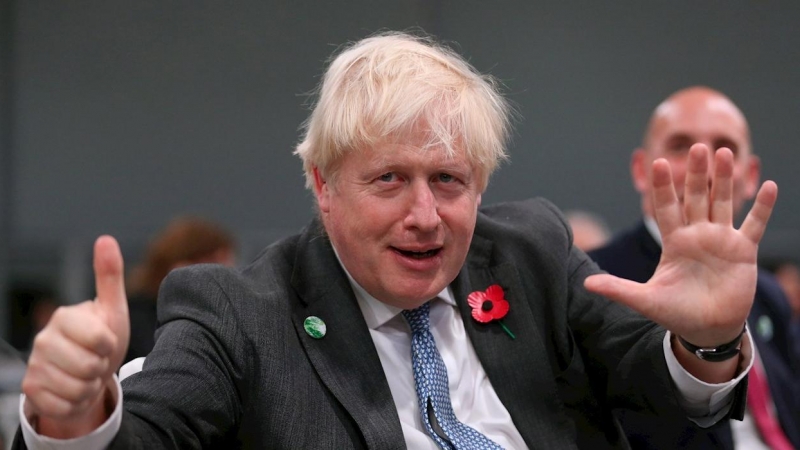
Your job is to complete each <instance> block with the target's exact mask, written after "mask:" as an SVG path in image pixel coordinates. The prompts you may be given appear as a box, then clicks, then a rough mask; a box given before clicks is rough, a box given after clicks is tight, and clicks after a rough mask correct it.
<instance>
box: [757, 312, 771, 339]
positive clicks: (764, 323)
mask: <svg viewBox="0 0 800 450" xmlns="http://www.w3.org/2000/svg"><path fill="white" fill-rule="evenodd" d="M756 332H757V333H758V335H759V336H761V339H763V340H765V341H767V342H769V341H771V340H772V335H773V334H775V327H774V326H773V325H772V319H770V318H769V316H761V317H759V318H758V322H756Z"/></svg>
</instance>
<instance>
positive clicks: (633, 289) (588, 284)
mask: <svg viewBox="0 0 800 450" xmlns="http://www.w3.org/2000/svg"><path fill="white" fill-rule="evenodd" d="M583 287H585V288H586V290H588V291H590V292H594V293H595V294H600V295H602V296H603V297H606V298H607V299H609V300H613V301H615V302H617V303H621V304H623V305H625V306H627V307H629V308H631V309H633V310H635V311H637V312H638V313H639V314H642V315H643V316H647V317H650V315H651V314H650V311H649V310H650V309H651V308H652V306H653V303H652V302H649V301H642V299H643V298H646V295H644V289H645V285H644V284H642V283H637V282H635V281H631V280H626V279H624V278H619V277H615V276H614V275H608V274H597V275H590V276H588V277H586V280H584V282H583Z"/></svg>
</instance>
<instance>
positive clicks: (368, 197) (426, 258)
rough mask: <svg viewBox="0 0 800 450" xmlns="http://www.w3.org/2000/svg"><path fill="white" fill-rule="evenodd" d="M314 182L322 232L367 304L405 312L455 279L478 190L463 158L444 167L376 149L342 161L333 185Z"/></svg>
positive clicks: (438, 159)
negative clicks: (377, 302)
mask: <svg viewBox="0 0 800 450" xmlns="http://www.w3.org/2000/svg"><path fill="white" fill-rule="evenodd" d="M411 142H413V140H412V141H411ZM315 176H316V185H315V191H316V195H317V201H318V204H319V209H320V212H321V214H322V218H323V222H324V224H325V229H326V231H327V232H328V235H329V236H330V239H331V241H332V242H333V245H334V247H335V248H336V250H337V252H338V254H339V257H340V259H341V260H342V263H343V264H344V266H345V268H347V271H348V272H349V273H350V275H351V276H352V277H353V278H354V279H355V280H356V281H357V282H358V284H360V285H361V286H362V287H363V288H364V289H366V290H367V292H369V293H370V294H371V295H372V296H374V297H375V298H377V299H378V300H380V301H382V302H384V303H387V304H390V305H393V306H397V307H399V308H403V309H411V308H415V307H417V306H419V305H421V304H422V303H424V302H426V301H428V300H430V299H432V298H434V297H435V296H436V295H437V294H438V293H439V292H441V290H442V289H444V288H445V286H447V285H448V284H450V282H451V281H453V279H455V277H456V275H458V272H459V271H460V270H461V267H462V265H463V264H464V261H465V259H466V255H467V251H468V250H469V245H470V242H471V240H472V233H473V231H474V230H475V220H476V216H477V209H478V206H479V204H480V200H481V189H482V186H480V183H479V180H478V176H477V174H476V171H475V170H474V168H473V167H472V166H471V165H470V164H469V163H468V162H467V161H466V159H465V158H464V155H463V154H462V153H460V152H459V153H458V154H457V155H456V156H455V157H454V158H451V159H448V158H447V157H446V155H445V153H444V151H443V150H438V149H432V150H426V151H420V150H419V147H418V146H415V145H413V144H412V143H409V142H406V143H402V144H399V143H391V144H381V145H378V146H376V147H375V148H371V149H367V150H364V151H353V152H349V153H347V154H346V155H345V156H344V157H343V158H342V160H341V161H340V163H339V164H338V166H337V171H336V177H335V179H334V180H324V179H323V177H322V175H321V174H320V173H319V172H318V171H315Z"/></svg>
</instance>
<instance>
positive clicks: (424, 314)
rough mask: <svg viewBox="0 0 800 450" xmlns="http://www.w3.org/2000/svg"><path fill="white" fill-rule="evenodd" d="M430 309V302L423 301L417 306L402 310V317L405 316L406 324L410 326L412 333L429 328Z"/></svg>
mask: <svg viewBox="0 0 800 450" xmlns="http://www.w3.org/2000/svg"><path fill="white" fill-rule="evenodd" d="M430 311H431V304H430V302H427V303H425V304H424V305H422V306H420V307H419V308H415V309H407V310H404V311H403V317H405V318H406V321H407V322H408V325H409V326H411V332H412V333H419V332H425V331H428V330H430V327H431V318H430Z"/></svg>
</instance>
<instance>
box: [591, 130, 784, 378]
mask: <svg viewBox="0 0 800 450" xmlns="http://www.w3.org/2000/svg"><path fill="white" fill-rule="evenodd" d="M708 152H709V150H708V148H706V146H705V145H702V144H695V145H694V146H692V148H691V150H690V154H689V161H688V169H687V175H686V187H685V190H684V192H685V198H684V206H683V208H681V203H680V202H679V200H678V197H677V195H676V192H675V188H674V185H673V181H672V175H671V171H670V167H669V163H668V162H667V161H666V160H663V159H659V160H656V161H655V162H654V163H653V181H652V182H653V203H654V206H655V215H656V220H657V221H658V226H659V230H660V232H661V236H662V239H663V253H662V256H661V260H660V262H659V265H658V268H657V269H656V271H655V274H654V275H653V277H652V278H650V280H649V281H648V282H647V283H645V284H641V283H636V282H633V281H629V280H625V279H621V278H618V277H615V276H612V275H605V274H604V275H594V276H591V277H588V278H587V279H586V282H585V286H586V288H587V289H588V290H590V291H593V292H596V293H598V294H601V295H604V296H606V297H608V298H610V299H612V300H615V301H617V302H620V303H622V304H625V305H627V306H629V307H631V308H633V309H634V310H636V311H638V312H639V313H641V314H642V315H644V316H646V317H648V318H650V319H651V320H653V321H655V322H657V323H659V324H661V325H662V326H664V327H665V328H666V329H668V330H670V331H671V332H672V333H674V334H675V335H677V336H680V337H682V338H683V339H684V340H685V341H687V342H689V343H691V344H693V345H695V346H697V347H703V348H713V347H718V346H720V345H722V344H725V343H728V342H731V341H735V339H736V337H737V336H739V334H740V333H741V332H742V327H743V326H744V323H745V319H746V318H747V315H748V313H749V311H750V307H751V306H752V304H753V295H754V294H755V288H756V277H757V268H756V258H757V251H758V243H759V241H760V240H761V237H762V236H763V234H764V230H765V228H766V225H767V222H768V221H769V216H770V214H771V213H772V209H773V207H774V205H775V201H776V199H777V195H778V187H777V185H776V184H775V183H774V182H772V181H766V182H765V183H764V184H763V185H762V186H761V189H760V190H759V192H758V195H757V196H756V200H755V203H754V205H753V207H752V209H751V210H750V212H749V214H748V215H747V218H746V219H745V220H744V222H743V223H742V226H741V227H740V228H739V229H738V230H737V229H735V228H734V227H733V205H732V195H731V193H732V186H733V176H732V175H733V154H732V153H731V151H730V150H729V149H727V148H722V149H719V150H718V151H716V153H715V155H714V158H713V160H714V168H713V176H712V182H711V186H710V187H709V182H708V176H707V173H708V164H709V157H708ZM673 348H674V350H675V354H676V356H677V358H678V361H679V362H680V363H681V364H682V365H683V366H684V368H685V369H686V370H687V371H689V372H690V373H692V374H693V375H695V376H696V377H697V378H699V379H701V380H703V381H707V382H712V383H716V382H723V381H728V380H730V379H731V378H733V376H734V374H735V372H736V369H737V365H738V358H731V359H728V360H726V361H722V362H709V361H705V360H701V359H699V358H697V357H696V356H695V355H694V354H693V353H691V352H689V351H688V350H686V349H685V348H684V347H683V346H682V345H673Z"/></svg>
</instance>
